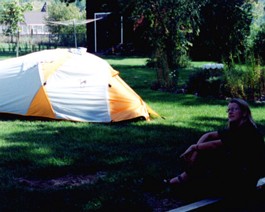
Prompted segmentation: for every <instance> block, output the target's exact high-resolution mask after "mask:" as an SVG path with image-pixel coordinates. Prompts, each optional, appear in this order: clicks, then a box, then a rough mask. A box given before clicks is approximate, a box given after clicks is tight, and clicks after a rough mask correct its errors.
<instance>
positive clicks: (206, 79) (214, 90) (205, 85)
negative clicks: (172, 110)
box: [187, 66, 223, 97]
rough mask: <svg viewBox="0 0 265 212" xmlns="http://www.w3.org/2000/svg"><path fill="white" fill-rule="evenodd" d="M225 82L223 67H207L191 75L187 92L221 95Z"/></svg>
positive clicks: (201, 94)
mask: <svg viewBox="0 0 265 212" xmlns="http://www.w3.org/2000/svg"><path fill="white" fill-rule="evenodd" d="M222 84H223V70H222V68H216V66H213V67H205V68H202V69H201V70H199V71H198V72H196V73H194V74H192V75H191V76H190V77H189V80H188V83H187V92H188V93H194V94H196V95H199V96H213V97H220V96H221V95H222V94H221V90H220V88H221V87H222Z"/></svg>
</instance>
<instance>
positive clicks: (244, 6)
mask: <svg viewBox="0 0 265 212" xmlns="http://www.w3.org/2000/svg"><path fill="white" fill-rule="evenodd" d="M252 2H253V1H252V0H209V1H208V2H207V4H206V5H205V7H204V8H203V9H202V15H201V17H202V24H201V32H200V35H199V37H197V39H196V40H195V42H194V47H193V48H192V56H193V59H196V60H215V61H219V62H222V61H227V62H229V61H230V62H231V60H232V59H235V58H231V56H232V57H234V56H236V57H241V58H242V56H243V54H244V49H245V42H244V41H245V38H247V37H248V35H249V33H250V24H251V22H252V12H251V10H252Z"/></svg>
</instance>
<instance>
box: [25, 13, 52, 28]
mask: <svg viewBox="0 0 265 212" xmlns="http://www.w3.org/2000/svg"><path fill="white" fill-rule="evenodd" d="M46 16H47V12H36V11H31V12H25V13H24V18H25V24H27V25H44V24H45V17H46Z"/></svg>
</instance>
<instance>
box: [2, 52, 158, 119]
mask: <svg viewBox="0 0 265 212" xmlns="http://www.w3.org/2000/svg"><path fill="white" fill-rule="evenodd" d="M0 113H1V114H16V115H22V116H29V117H40V118H48V119H58V120H71V121H84V122H103V123H108V122H119V121H124V120H130V119H135V118H138V117H143V118H144V119H146V120H149V119H150V113H152V114H155V115H157V114H156V113H155V112H154V111H153V110H152V109H151V108H150V107H148V106H147V105H146V103H145V102H144V101H143V100H142V99H141V97H140V96H139V95H137V94H136V93H135V92H134V91H133V90H132V89H131V88H130V87H129V86H128V85H127V84H126V83H125V82H124V81H123V80H122V79H121V78H120V77H119V72H117V71H115V70H114V69H113V68H112V67H111V66H110V65H109V64H108V63H107V62H106V61H105V60H103V59H101V58H99V57H97V56H95V55H93V54H90V53H87V52H86V50H85V49H72V50H71V49H53V50H44V51H40V52H35V53H31V54H28V55H25V56H21V57H17V58H12V59H7V60H3V61H0ZM0 117H1V115H0Z"/></svg>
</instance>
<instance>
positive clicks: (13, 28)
mask: <svg viewBox="0 0 265 212" xmlns="http://www.w3.org/2000/svg"><path fill="white" fill-rule="evenodd" d="M27 10H32V5H31V4H29V3H26V4H20V3H19V1H18V0H14V1H9V2H4V3H3V6H2V11H1V17H0V23H1V24H3V25H5V26H6V28H4V29H3V32H4V34H5V35H7V36H9V35H15V34H16V33H17V32H18V31H19V29H20V28H19V24H18V23H20V22H24V12H25V11H27Z"/></svg>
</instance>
